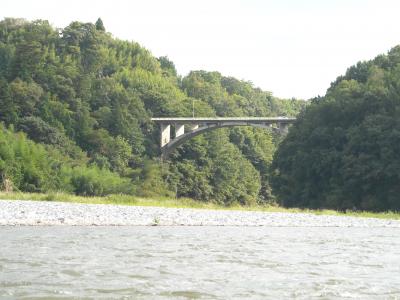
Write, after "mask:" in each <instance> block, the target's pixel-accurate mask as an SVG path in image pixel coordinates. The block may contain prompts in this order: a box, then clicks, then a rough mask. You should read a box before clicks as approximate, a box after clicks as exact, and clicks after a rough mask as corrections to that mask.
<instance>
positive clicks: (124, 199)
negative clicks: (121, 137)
mask: <svg viewBox="0 0 400 300" xmlns="http://www.w3.org/2000/svg"><path fill="white" fill-rule="evenodd" d="M0 199H4V200H29V201H56V202H70V203H86V204H111V205H133V206H154V207H165V208H193V209H213V210H241V211H261V212H282V213H306V214H315V215H334V216H352V217H362V218H379V219H391V220H400V213H396V212H391V211H387V212H369V211H350V210H348V211H345V212H343V211H342V212H340V211H336V210H329V209H307V208H305V209H300V208H285V207H282V206H278V205H270V204H258V205H250V206H244V205H240V204H238V203H236V204H231V205H229V206H226V205H221V204H218V203H216V202H212V201H211V202H204V201H198V200H194V199H190V198H179V199H177V198H169V197H152V198H144V197H137V196H131V195H108V196H104V197H99V196H97V197H96V196H94V197H84V196H76V195H72V194H65V193H48V194H43V193H18V192H16V193H5V192H0Z"/></svg>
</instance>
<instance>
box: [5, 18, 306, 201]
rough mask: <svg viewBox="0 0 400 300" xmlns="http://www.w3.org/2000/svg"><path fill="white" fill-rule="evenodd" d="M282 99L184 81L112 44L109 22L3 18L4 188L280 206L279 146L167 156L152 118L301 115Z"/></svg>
mask: <svg viewBox="0 0 400 300" xmlns="http://www.w3.org/2000/svg"><path fill="white" fill-rule="evenodd" d="M305 103H306V102H304V101H298V100H295V99H286V100H285V99H278V98H276V97H274V96H272V94H271V93H270V92H266V91H262V90H261V89H259V88H256V87H254V86H253V85H252V83H250V82H247V81H242V80H237V79H235V78H232V77H225V76H223V75H221V74H220V73H218V72H206V71H193V72H191V73H189V74H188V75H187V76H185V77H181V76H180V75H178V74H177V71H176V69H175V66H174V64H173V62H172V61H170V60H169V59H168V58H167V57H158V58H157V57H154V56H152V55H151V53H150V52H149V51H148V50H146V49H145V48H143V47H142V46H140V45H139V44H137V43H135V42H127V41H122V40H118V39H116V38H113V37H112V35H111V34H110V33H107V32H106V30H105V28H104V25H103V24H102V22H101V20H100V19H99V20H98V22H96V24H91V23H80V22H72V23H71V24H70V25H69V26H67V27H65V28H62V29H58V28H57V29H56V28H53V27H51V26H50V25H49V23H48V22H47V21H43V20H37V21H33V22H28V21H26V20H21V19H4V20H3V21H1V22H0V123H2V124H3V125H0V135H1V136H0V180H1V182H0V185H1V186H2V188H3V189H6V190H9V189H13V190H17V191H24V192H38V193H45V192H49V191H59V192H63V193H74V194H77V195H84V196H103V195H107V194H115V193H124V194H129V195H136V196H147V197H151V196H157V197H160V196H161V197H162V196H169V197H180V198H185V197H190V198H193V199H197V200H200V201H203V202H209V201H211V200H213V201H215V202H217V203H219V204H223V205H229V204H230V203H236V202H237V203H241V204H243V205H248V204H256V203H267V202H273V201H274V200H275V199H274V197H273V196H272V191H271V188H270V183H269V180H270V179H269V178H270V172H269V167H270V164H271V161H272V155H273V152H274V150H275V148H276V147H277V144H278V142H279V140H280V137H279V136H275V135H274V134H273V133H272V132H268V131H266V130H262V129H256V128H234V129H231V130H230V129H221V130H218V131H215V132H212V133H207V134H204V135H202V136H199V137H196V138H195V139H193V140H191V141H189V142H187V143H185V145H183V146H182V147H180V148H179V149H177V151H176V152H175V153H173V155H172V156H171V160H170V162H166V163H161V162H160V160H159V159H158V157H159V155H160V152H159V128H157V126H155V124H153V123H152V122H151V121H150V118H151V117H153V116H154V117H168V116H171V117H183V116H185V117H188V116H192V114H193V107H194V113H195V115H196V116H208V117H210V116H211V117H212V116H230V117H232V116H278V115H283V116H294V115H296V114H297V113H298V112H299V111H300V110H301V109H302V108H303V107H304V106H305Z"/></svg>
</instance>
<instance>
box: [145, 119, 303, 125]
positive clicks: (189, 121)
mask: <svg viewBox="0 0 400 300" xmlns="http://www.w3.org/2000/svg"><path fill="white" fill-rule="evenodd" d="M151 120H152V121H154V122H157V123H174V124H198V123H219V122H239V123H240V122H246V123H247V122H248V123H253V124H255V123H259V124H264V123H293V122H294V121H295V120H296V118H289V117H229V118H225V117H224V118H223V117H214V118H151Z"/></svg>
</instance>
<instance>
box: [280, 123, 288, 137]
mask: <svg viewBox="0 0 400 300" xmlns="http://www.w3.org/2000/svg"><path fill="white" fill-rule="evenodd" d="M278 129H279V132H280V133H283V134H287V133H288V131H289V124H286V123H278Z"/></svg>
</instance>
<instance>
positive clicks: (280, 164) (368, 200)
mask: <svg viewBox="0 0 400 300" xmlns="http://www.w3.org/2000/svg"><path fill="white" fill-rule="evenodd" d="M272 170H273V171H272V172H273V174H272V181H271V183H272V186H273V190H274V192H275V193H276V195H277V196H278V198H279V199H280V202H281V204H282V205H284V206H296V207H310V208H335V209H341V210H347V209H358V210H360V209H361V210H374V211H384V210H395V211H399V210H400V46H397V47H395V48H393V49H392V50H390V51H389V53H388V54H387V55H379V56H378V57H376V58H375V59H373V60H371V61H366V62H360V63H358V64H356V65H355V66H352V67H350V68H349V69H348V70H347V72H346V74H345V75H344V76H340V77H338V78H337V80H336V81H335V82H333V83H332V84H331V87H330V88H329V89H328V91H327V93H326V95H325V96H324V97H318V98H315V99H313V100H312V103H311V104H310V105H309V106H307V109H306V110H304V112H302V113H301V114H300V116H299V118H298V120H297V123H296V124H295V125H294V126H293V127H292V128H291V130H290V131H289V134H288V136H287V137H286V138H285V140H284V141H283V142H282V143H281V144H280V146H279V149H278V150H277V152H276V153H275V157H274V161H273V164H272Z"/></svg>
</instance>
